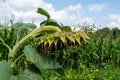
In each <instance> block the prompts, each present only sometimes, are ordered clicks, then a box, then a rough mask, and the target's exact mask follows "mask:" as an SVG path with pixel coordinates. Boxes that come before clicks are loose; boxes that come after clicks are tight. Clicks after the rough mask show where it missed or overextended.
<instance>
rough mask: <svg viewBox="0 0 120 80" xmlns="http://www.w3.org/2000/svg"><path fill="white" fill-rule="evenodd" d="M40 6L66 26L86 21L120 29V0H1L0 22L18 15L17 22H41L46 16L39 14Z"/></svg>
mask: <svg viewBox="0 0 120 80" xmlns="http://www.w3.org/2000/svg"><path fill="white" fill-rule="evenodd" d="M38 7H42V8H44V9H46V10H47V11H48V12H49V13H50V15H51V18H53V19H55V20H57V21H59V22H60V23H63V24H66V25H71V26H72V25H74V24H78V23H84V22H86V23H95V24H97V25H101V26H99V27H100V28H101V27H103V26H109V27H110V28H114V27H118V28H120V1H119V0H0V23H3V22H4V21H5V20H9V19H10V18H11V16H12V15H14V17H15V21H19V20H22V21H24V22H32V21H34V22H35V24H37V25H39V23H40V22H41V21H43V20H45V19H46V18H45V17H43V16H41V15H39V14H37V13H36V10H37V8H38Z"/></svg>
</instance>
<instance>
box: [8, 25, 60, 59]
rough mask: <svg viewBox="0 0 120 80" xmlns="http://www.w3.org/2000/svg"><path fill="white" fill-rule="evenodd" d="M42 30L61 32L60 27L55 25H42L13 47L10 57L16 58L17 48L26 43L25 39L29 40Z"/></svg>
mask: <svg viewBox="0 0 120 80" xmlns="http://www.w3.org/2000/svg"><path fill="white" fill-rule="evenodd" d="M42 31H55V32H61V30H60V28H58V27H55V26H42V27H40V28H38V29H36V30H34V31H32V32H31V33H29V34H28V35H26V36H25V37H23V38H22V39H21V40H20V41H19V42H18V43H17V44H16V45H15V46H14V47H13V49H12V51H11V53H10V54H9V58H14V56H15V54H16V52H17V50H18V49H19V48H20V46H21V45H22V44H23V43H25V41H27V40H28V39H29V38H31V37H33V36H34V35H35V34H37V33H40V32H42Z"/></svg>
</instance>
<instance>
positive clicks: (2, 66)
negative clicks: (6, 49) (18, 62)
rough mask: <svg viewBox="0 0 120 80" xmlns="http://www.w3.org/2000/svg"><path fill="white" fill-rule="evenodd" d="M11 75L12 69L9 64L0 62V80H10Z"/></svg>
mask: <svg viewBox="0 0 120 80" xmlns="http://www.w3.org/2000/svg"><path fill="white" fill-rule="evenodd" d="M12 74H13V69H12V68H11V67H10V65H9V64H7V63H5V62H0V80H10V78H11V77H12Z"/></svg>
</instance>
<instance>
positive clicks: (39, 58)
mask: <svg viewBox="0 0 120 80" xmlns="http://www.w3.org/2000/svg"><path fill="white" fill-rule="evenodd" d="M24 54H25V56H26V57H27V59H28V60H29V61H31V62H32V63H33V64H34V65H35V66H36V67H37V68H39V69H40V70H45V69H57V68H62V67H61V66H60V65H59V64H58V63H57V62H56V61H54V60H52V59H51V58H49V57H47V56H45V55H43V54H41V53H40V54H38V53H37V52H36V51H35V49H34V48H33V47H32V46H31V45H27V46H26V47H25V48H24Z"/></svg>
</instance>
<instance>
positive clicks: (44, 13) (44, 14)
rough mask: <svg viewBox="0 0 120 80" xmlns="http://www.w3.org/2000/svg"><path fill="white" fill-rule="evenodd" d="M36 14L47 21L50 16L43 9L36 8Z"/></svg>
mask: <svg viewBox="0 0 120 80" xmlns="http://www.w3.org/2000/svg"><path fill="white" fill-rule="evenodd" d="M37 13H39V14H41V15H43V16H46V17H47V18H48V19H49V18H50V14H49V13H48V12H47V11H46V10H45V9H43V8H38V9H37Z"/></svg>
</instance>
